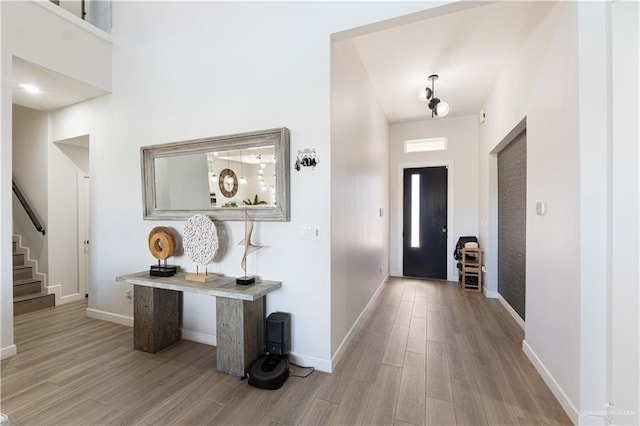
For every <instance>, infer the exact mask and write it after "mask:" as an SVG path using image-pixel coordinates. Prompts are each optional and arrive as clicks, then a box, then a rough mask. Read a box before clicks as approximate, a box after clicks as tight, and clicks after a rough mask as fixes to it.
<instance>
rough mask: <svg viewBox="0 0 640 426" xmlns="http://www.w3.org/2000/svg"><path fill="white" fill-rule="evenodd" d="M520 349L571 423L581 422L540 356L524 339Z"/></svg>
mask: <svg viewBox="0 0 640 426" xmlns="http://www.w3.org/2000/svg"><path fill="white" fill-rule="evenodd" d="M522 351H523V352H524V354H525V355H526V356H527V358H529V361H531V363H532V364H533V366H534V367H535V368H536V370H537V371H538V373H540V376H542V380H544V382H545V383H546V384H547V386H549V389H551V392H552V393H553V395H554V396H555V397H556V399H557V400H558V402H559V403H560V405H561V406H562V408H563V409H564V411H565V412H566V413H567V415H568V416H569V418H570V419H571V421H572V422H573V424H576V425H577V424H581V423H578V420H579V415H578V410H577V409H576V407H575V406H574V405H573V403H572V402H571V400H570V399H569V397H568V396H567V394H566V393H565V392H564V391H563V390H562V387H561V386H560V385H559V384H558V382H556V379H554V377H553V376H552V375H551V373H550V372H549V370H547V367H545V365H544V364H543V363H542V361H541V360H540V358H538V355H536V353H535V352H534V351H533V349H532V348H531V346H529V344H528V343H527V341H526V340H523V341H522Z"/></svg>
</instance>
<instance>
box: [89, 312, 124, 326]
mask: <svg viewBox="0 0 640 426" xmlns="http://www.w3.org/2000/svg"><path fill="white" fill-rule="evenodd" d="M86 312H87V316H88V317H89V318H95V319H99V320H103V321H109V322H115V323H116V324H122V325H126V326H129V327H133V318H132V317H128V316H125V315H119V314H113V313H111V312H105V311H100V310H98V309H92V308H87V311H86Z"/></svg>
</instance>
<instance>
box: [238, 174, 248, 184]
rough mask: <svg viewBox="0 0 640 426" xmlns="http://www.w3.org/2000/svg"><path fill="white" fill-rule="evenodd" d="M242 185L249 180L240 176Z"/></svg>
mask: <svg viewBox="0 0 640 426" xmlns="http://www.w3.org/2000/svg"><path fill="white" fill-rule="evenodd" d="M240 183H241V184H243V185H244V184H245V183H247V178H246V177H244V176H240Z"/></svg>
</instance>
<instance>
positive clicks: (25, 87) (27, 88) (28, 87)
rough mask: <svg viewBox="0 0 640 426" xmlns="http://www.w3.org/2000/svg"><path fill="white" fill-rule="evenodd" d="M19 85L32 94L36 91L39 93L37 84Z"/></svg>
mask: <svg viewBox="0 0 640 426" xmlns="http://www.w3.org/2000/svg"><path fill="white" fill-rule="evenodd" d="M19 86H20V88H21V89H24V90H26V91H27V92H28V93H31V94H33V95H35V94H36V93H40V89H39V88H38V87H37V86H34V85H33V84H25V83H20V84H19Z"/></svg>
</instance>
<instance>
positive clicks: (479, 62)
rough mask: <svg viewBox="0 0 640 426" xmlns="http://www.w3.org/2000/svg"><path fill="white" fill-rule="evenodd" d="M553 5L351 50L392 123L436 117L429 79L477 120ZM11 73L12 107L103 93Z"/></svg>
mask: <svg viewBox="0 0 640 426" xmlns="http://www.w3.org/2000/svg"><path fill="white" fill-rule="evenodd" d="M552 4H553V3H551V2H546V1H545V2H540V1H538V2H535V1H533V2H525V1H506V2H496V3H489V4H485V3H479V2H468V3H467V4H466V5H468V8H467V9H465V10H462V11H458V12H454V13H448V14H443V13H438V14H435V15H438V16H435V17H432V18H430V19H424V20H420V21H416V22H412V23H405V24H403V25H398V26H395V27H392V28H388V29H384V30H381V31H375V32H372V33H369V34H365V35H359V36H357V37H354V38H353V42H354V44H355V47H356V49H357V50H358V52H359V54H360V57H361V59H362V62H363V64H364V67H365V68H366V70H367V72H368V74H369V77H370V80H371V82H372V84H373V87H374V91H375V92H376V95H377V97H378V100H379V102H380V104H381V106H382V109H383V110H384V112H385V114H386V116H387V119H388V120H389V121H390V122H392V123H393V122H402V121H411V120H419V119H425V118H429V117H431V113H430V111H429V110H428V108H427V104H426V103H423V102H421V101H419V100H418V96H417V95H418V90H419V89H420V88H424V87H425V86H426V85H428V84H429V83H428V81H427V77H428V76H429V75H430V74H439V75H440V78H439V79H438V80H437V81H436V83H435V92H436V95H437V96H438V97H439V98H440V99H442V100H444V101H447V102H448V103H449V105H450V106H451V112H450V114H449V116H452V117H453V116H463V115H469V114H477V113H478V112H479V110H480V109H481V108H482V105H483V104H484V102H485V100H486V98H487V96H488V94H489V92H490V90H491V87H492V86H493V83H494V81H495V79H496V78H497V75H498V72H499V71H500V69H501V67H502V65H503V64H504V62H505V60H506V58H508V56H509V55H511V54H514V51H515V49H517V46H518V45H519V44H520V43H522V42H523V40H525V39H526V37H527V36H528V34H529V32H530V31H531V29H532V28H535V24H536V22H537V19H539V16H540V15H541V14H542V13H544V12H545V11H546V10H548V9H549V8H550V7H551V5H552ZM458 5H460V3H459V4H458ZM466 5H465V6H466ZM457 9H460V7H457ZM404 22H406V21H404ZM13 67H14V68H13V71H14V72H13V77H14V81H13V102H14V103H16V104H19V105H22V106H26V107H29V108H33V109H38V110H55V109H58V108H62V107H65V106H68V105H72V104H75V103H78V102H82V101H84V100H87V99H91V98H93V97H96V96H100V95H103V94H104V93H105V92H104V91H101V90H99V89H97V88H95V87H92V86H90V85H87V84H84V83H82V82H80V81H77V80H74V79H72V78H70V77H67V76H64V75H61V74H58V73H55V72H53V71H51V70H48V69H46V68H42V67H40V66H37V65H34V64H32V63H30V62H28V61H24V60H21V59H19V58H14V61H13ZM20 83H30V84H35V85H37V86H38V87H40V89H41V93H39V94H38V95H37V96H34V95H32V94H29V93H27V92H26V91H25V90H24V89H23V88H20V87H19V84H20Z"/></svg>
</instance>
